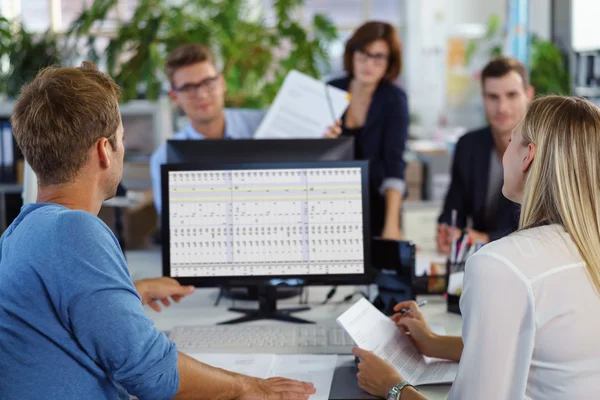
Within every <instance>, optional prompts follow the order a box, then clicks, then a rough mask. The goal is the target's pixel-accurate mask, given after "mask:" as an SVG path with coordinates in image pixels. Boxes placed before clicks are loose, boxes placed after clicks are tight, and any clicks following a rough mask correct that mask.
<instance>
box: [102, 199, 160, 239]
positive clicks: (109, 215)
mask: <svg viewBox="0 0 600 400" xmlns="http://www.w3.org/2000/svg"><path fill="white" fill-rule="evenodd" d="M116 208H117V207H112V206H103V207H102V209H101V210H100V213H99V214H98V216H99V217H100V219H102V220H103V221H104V222H105V223H106V225H108V227H109V228H110V229H111V230H112V231H113V233H114V234H115V235H116V236H117V239H119V234H118V232H117V231H116V212H115V211H116ZM119 209H120V211H121V214H122V223H123V239H124V241H125V250H138V249H145V248H148V247H150V246H151V245H152V243H151V236H152V234H153V233H154V232H155V231H156V230H157V229H158V218H157V214H156V209H155V208H154V202H153V199H152V190H146V191H144V192H143V199H142V200H141V201H140V202H139V203H138V204H136V205H134V206H129V207H121V208H119Z"/></svg>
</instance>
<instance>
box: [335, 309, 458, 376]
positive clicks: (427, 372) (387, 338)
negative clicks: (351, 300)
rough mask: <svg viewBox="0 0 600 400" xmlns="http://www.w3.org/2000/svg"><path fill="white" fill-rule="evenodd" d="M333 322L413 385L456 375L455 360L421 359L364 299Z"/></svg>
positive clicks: (390, 322) (404, 338) (403, 338)
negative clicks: (433, 360) (431, 360)
mask: <svg viewBox="0 0 600 400" xmlns="http://www.w3.org/2000/svg"><path fill="white" fill-rule="evenodd" d="M337 322H338V324H339V325H340V326H342V327H343V328H344V329H345V330H346V332H348V334H349V335H350V337H352V339H353V340H354V341H355V342H356V344H357V345H358V346H360V347H362V348H363V349H365V350H369V351H372V352H373V353H375V354H376V355H377V356H379V357H381V358H383V359H384V360H387V361H388V362H390V363H391V364H392V365H393V366H394V367H396V369H397V370H398V372H400V374H401V375H402V376H403V377H404V378H405V379H406V380H408V381H409V382H411V383H412V384H414V385H427V384H434V383H451V382H453V381H454V378H456V373H457V371H458V364H457V363H453V362H444V361H442V362H432V363H429V364H428V363H427V362H425V359H424V358H423V355H422V354H421V353H419V351H418V350H417V349H416V348H415V346H414V345H413V344H412V343H411V342H410V340H408V338H407V337H406V336H404V335H403V334H402V333H401V332H400V329H398V327H397V326H396V324H395V323H394V322H393V321H392V320H391V319H390V318H388V317H386V316H385V315H384V314H382V313H381V312H380V311H379V310H378V309H377V308H375V306H373V305H372V304H371V303H370V302H369V301H368V300H366V299H360V300H359V301H358V302H357V303H356V304H355V305H354V306H352V307H351V308H350V309H348V310H347V311H346V312H345V313H343V314H342V315H341V316H340V317H339V318H338V319H337Z"/></svg>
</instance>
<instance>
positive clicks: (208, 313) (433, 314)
mask: <svg viewBox="0 0 600 400" xmlns="http://www.w3.org/2000/svg"><path fill="white" fill-rule="evenodd" d="M127 258H128V262H129V269H130V271H131V275H132V277H133V279H134V280H138V279H143V278H148V277H155V276H160V271H161V268H160V265H161V264H160V262H161V261H160V252H159V251H156V250H154V251H143V252H128V253H127ZM329 289H330V287H329V286H324V287H316V286H315V287H310V288H308V289H307V290H308V303H309V304H308V305H309V306H310V307H311V309H310V310H308V311H305V312H301V313H297V314H295V315H297V316H299V317H301V318H305V319H309V320H312V321H316V322H331V321H333V320H335V319H336V318H337V317H338V316H340V314H342V313H343V312H344V311H345V310H346V309H348V307H350V306H351V305H352V304H353V302H347V303H344V302H342V299H343V298H344V297H345V296H346V295H347V294H349V293H351V292H353V291H354V290H355V288H354V287H339V288H338V291H337V293H336V295H335V296H334V297H333V298H331V299H330V301H329V303H328V304H327V305H322V304H320V303H321V302H322V301H323V300H324V299H325V296H326V294H327V292H328V291H329ZM217 296H218V290H217V289H197V290H196V291H195V292H194V293H193V294H192V295H190V296H188V297H186V298H185V299H183V300H182V301H181V303H179V304H176V305H173V306H171V307H170V308H168V309H166V310H163V311H162V312H160V313H156V312H154V311H152V310H151V309H149V308H147V313H148V316H149V317H150V318H151V319H152V320H153V321H154V323H155V325H156V327H157V328H158V329H160V330H161V331H169V330H171V329H172V328H173V327H175V326H182V325H210V324H215V323H218V322H221V321H226V320H229V319H232V318H235V317H236V316H239V314H236V313H232V312H229V311H228V308H229V307H232V306H233V304H234V302H233V301H232V300H229V299H222V300H221V302H220V304H219V305H218V306H215V305H214V304H215V301H216V299H217ZM356 300H358V297H357V298H356V299H355V300H354V301H356ZM428 300H429V304H428V305H427V306H426V307H424V308H423V313H424V314H425V316H426V317H427V320H428V321H429V322H430V323H432V324H438V325H442V326H444V327H445V328H446V331H447V333H448V334H451V335H459V334H460V332H461V325H462V322H461V318H460V316H458V315H455V314H448V313H447V312H446V303H445V300H444V299H443V298H441V297H428ZM278 305H279V306H280V308H285V307H293V306H297V305H298V298H297V297H296V298H292V299H287V300H282V301H280V302H278ZM235 306H236V307H248V308H252V307H256V306H257V304H256V303H255V302H244V301H235ZM277 323H279V322H275V321H258V322H250V323H249V324H277ZM355 373H356V372H355V369H354V367H353V360H352V357H348V356H340V358H339V361H338V369H337V370H336V377H337V376H338V375H340V376H342V375H345V376H348V375H349V374H355ZM341 380H342V381H346V382H347V381H348V379H347V378H344V379H341ZM333 386H334V387H335V386H336V379H334V384H333ZM337 389H338V390H335V391H333V390H332V393H334V392H336V394H337V397H333V396H332V397H331V398H332V399H342V398H346V399H347V398H348V397H340V396H344V395H343V394H340V393H341V392H340V390H343V389H344V388H341V389H340V388H337ZM351 389H353V388H349V390H351ZM419 389H420V390H421V392H422V393H423V394H424V395H425V396H427V397H428V398H429V399H432V400H437V399H446V398H447V396H448V389H449V385H440V386H424V387H421V388H419ZM364 398H365V399H368V398H372V397H370V396H368V395H366V394H365V396H364Z"/></svg>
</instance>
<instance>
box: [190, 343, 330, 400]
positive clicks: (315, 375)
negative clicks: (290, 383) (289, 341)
mask: <svg viewBox="0 0 600 400" xmlns="http://www.w3.org/2000/svg"><path fill="white" fill-rule="evenodd" d="M188 355H189V356H190V357H192V358H195V359H196V360H198V361H200V362H202V363H204V364H208V365H211V366H213V367H216V368H222V369H226V370H228V371H233V372H237V373H239V374H244V375H249V376H253V377H255V378H262V379H267V378H274V377H282V378H289V379H295V380H299V381H303V382H311V383H312V384H313V385H314V386H315V389H316V390H317V392H316V393H315V394H314V395H312V396H310V400H327V399H329V391H330V390H331V383H332V382H333V373H334V371H335V366H336V364H337V355H310V354H300V355H297V354H199V353H190V354H188Z"/></svg>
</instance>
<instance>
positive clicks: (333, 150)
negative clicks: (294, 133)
mask: <svg viewBox="0 0 600 400" xmlns="http://www.w3.org/2000/svg"><path fill="white" fill-rule="evenodd" d="M354 158H355V156H354V138H353V137H338V138H335V139H242V140H240V139H237V140H167V163H168V164H177V163H223V162H226V163H245V162H310V161H349V160H354Z"/></svg>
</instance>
